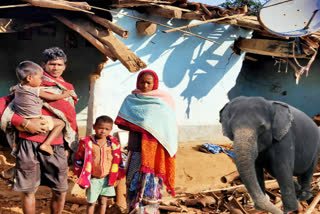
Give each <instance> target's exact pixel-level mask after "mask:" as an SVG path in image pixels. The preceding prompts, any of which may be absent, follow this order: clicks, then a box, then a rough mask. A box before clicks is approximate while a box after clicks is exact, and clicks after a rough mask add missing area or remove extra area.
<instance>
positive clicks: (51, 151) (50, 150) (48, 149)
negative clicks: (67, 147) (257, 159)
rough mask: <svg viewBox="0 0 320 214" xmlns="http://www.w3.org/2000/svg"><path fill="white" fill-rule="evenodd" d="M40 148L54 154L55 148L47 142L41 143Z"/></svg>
mask: <svg viewBox="0 0 320 214" xmlns="http://www.w3.org/2000/svg"><path fill="white" fill-rule="evenodd" d="M40 150H42V151H45V152H47V153H49V154H50V155H53V150H52V147H51V146H50V145H49V146H48V145H46V144H44V143H43V144H41V145H40Z"/></svg>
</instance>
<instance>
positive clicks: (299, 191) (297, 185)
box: [294, 180, 301, 198]
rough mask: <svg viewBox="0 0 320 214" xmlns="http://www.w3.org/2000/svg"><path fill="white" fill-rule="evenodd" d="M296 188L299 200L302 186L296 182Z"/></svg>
mask: <svg viewBox="0 0 320 214" xmlns="http://www.w3.org/2000/svg"><path fill="white" fill-rule="evenodd" d="M294 188H295V190H296V196H297V198H299V195H300V193H301V186H300V184H299V183H298V182H296V181H295V180H294Z"/></svg>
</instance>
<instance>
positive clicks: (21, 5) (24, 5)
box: [0, 3, 32, 9]
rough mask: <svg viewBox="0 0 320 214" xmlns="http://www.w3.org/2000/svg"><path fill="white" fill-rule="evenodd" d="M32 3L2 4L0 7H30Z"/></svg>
mask: <svg viewBox="0 0 320 214" xmlns="http://www.w3.org/2000/svg"><path fill="white" fill-rule="evenodd" d="M30 6H32V4H29V3H27V4H16V5H4V6H0V9H7V8H16V7H30Z"/></svg>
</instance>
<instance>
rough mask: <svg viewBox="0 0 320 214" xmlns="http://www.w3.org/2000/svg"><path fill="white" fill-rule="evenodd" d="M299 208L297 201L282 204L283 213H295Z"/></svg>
mask: <svg viewBox="0 0 320 214" xmlns="http://www.w3.org/2000/svg"><path fill="white" fill-rule="evenodd" d="M298 208H299V203H298V201H291V202H290V203H286V205H284V206H283V213H295V211H297V210H298Z"/></svg>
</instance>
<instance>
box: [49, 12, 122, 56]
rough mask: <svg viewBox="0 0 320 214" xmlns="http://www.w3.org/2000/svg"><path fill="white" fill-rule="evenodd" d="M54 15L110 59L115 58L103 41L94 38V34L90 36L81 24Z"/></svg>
mask: <svg viewBox="0 0 320 214" xmlns="http://www.w3.org/2000/svg"><path fill="white" fill-rule="evenodd" d="M54 17H55V18H56V19H58V20H59V21H60V22H62V23H63V24H65V25H66V26H67V27H69V28H71V29H72V30H74V31H76V32H78V33H79V34H80V35H81V36H83V37H84V38H85V39H87V40H88V41H89V42H90V43H91V44H92V45H93V46H95V47H96V48H97V49H98V50H99V51H101V53H103V54H104V55H106V56H107V57H109V58H110V59H111V60H112V61H116V60H117V58H116V57H115V56H114V55H113V53H112V52H111V51H110V50H109V49H108V48H107V47H106V46H105V45H104V44H103V43H101V42H100V41H99V40H97V39H96V38H94V36H92V35H91V34H90V33H88V32H87V31H86V30H84V29H83V28H82V27H81V25H77V24H75V23H73V22H71V21H70V20H68V19H66V18H65V17H63V16H54Z"/></svg>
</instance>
